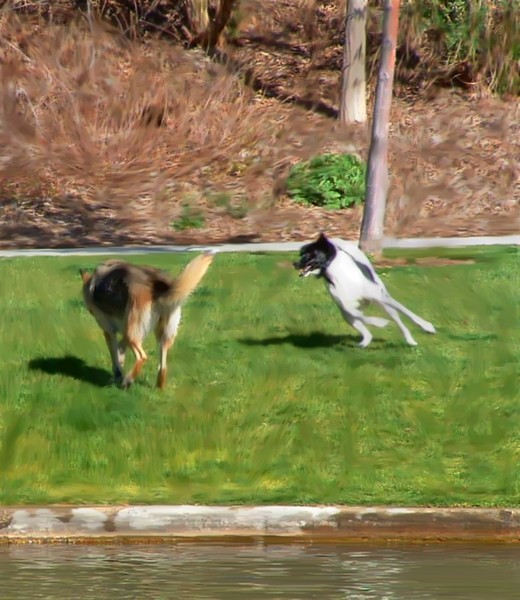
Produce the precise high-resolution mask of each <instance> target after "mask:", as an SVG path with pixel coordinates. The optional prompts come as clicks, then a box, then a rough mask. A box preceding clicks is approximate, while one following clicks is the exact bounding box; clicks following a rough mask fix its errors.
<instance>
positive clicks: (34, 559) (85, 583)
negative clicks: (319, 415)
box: [0, 544, 520, 600]
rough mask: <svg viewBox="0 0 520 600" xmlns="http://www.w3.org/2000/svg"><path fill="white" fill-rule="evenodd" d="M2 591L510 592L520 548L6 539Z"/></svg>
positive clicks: (471, 596)
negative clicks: (18, 542)
mask: <svg viewBox="0 0 520 600" xmlns="http://www.w3.org/2000/svg"><path fill="white" fill-rule="evenodd" d="M0 598H1V599H2V600H15V599H16V600H17V599H20V600H22V599H23V600H27V599H30V600H35V599H38V598H44V599H45V600H65V599H67V600H72V599H73V600H76V599H77V600H123V599H124V600H126V599H132V600H134V599H135V600H145V599H153V600H169V599H175V600H183V599H186V600H188V599H189V600H235V599H236V600H239V599H240V600H242V599H252V600H257V599H264V598H276V599H280V600H289V599H290V600H308V599H310V598H319V599H320V600H336V599H338V600H339V599H344V600H441V599H449V600H466V599H467V600H497V599H500V600H509V599H513V598H520V547H515V546H480V547H465V546H460V545H452V546H438V545H432V546H414V547H410V546H407V547H402V546H393V547H381V546H366V545H365V546H333V545H326V546H320V545H307V546H303V545H297V546H295V545H284V546H281V545H278V546H277V545H272V546H271V545H268V546H260V545H258V546H256V545H255V546H253V545H218V544H212V545H194V544H190V545H187V544H180V545H175V546H102V547H100V546H90V547H85V546H82V547H70V546H11V547H0Z"/></svg>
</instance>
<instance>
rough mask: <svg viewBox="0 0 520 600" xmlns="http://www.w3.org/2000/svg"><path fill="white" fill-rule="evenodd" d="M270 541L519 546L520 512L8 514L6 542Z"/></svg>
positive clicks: (269, 509) (3, 527)
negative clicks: (513, 543)
mask: <svg viewBox="0 0 520 600" xmlns="http://www.w3.org/2000/svg"><path fill="white" fill-rule="evenodd" d="M107 538H109V539H111V540H112V541H114V540H115V541H124V540H125V539H126V540H128V541H134V542H136V541H150V540H153V539H160V540H162V541H168V540H182V539H194V538H195V539H196V538H198V539H206V540H207V539H213V540H214V539H225V538H228V539H233V538H235V539H236V538H238V539H241V540H246V539H248V538H249V539H251V538H254V539H262V538H263V539H270V538H276V539H278V540H282V539H283V538H288V539H290V540H301V541H305V540H308V541H322V542H323V541H336V542H339V541H356V540H358V541H359V540H373V541H391V540H393V541H397V540H401V541H434V540H436V541H444V540H450V541H456V540H459V541H472V542H475V541H518V542H520V509H505V508H504V509H497V508H490V509H485V508H394V507H344V506H255V507H245V506H113V507H105V506H89V507H87V506H81V507H72V506H67V507H64V506H51V507H27V508H21V507H19V508H18V507H17V508H8V507H4V508H0V543H15V542H30V541H38V542H40V543H41V542H63V541H68V542H79V541H83V542H87V543H88V542H94V541H96V540H99V541H103V540H107Z"/></svg>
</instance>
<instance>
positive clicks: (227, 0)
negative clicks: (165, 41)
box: [189, 0, 239, 54]
mask: <svg viewBox="0 0 520 600" xmlns="http://www.w3.org/2000/svg"><path fill="white" fill-rule="evenodd" d="M238 1H239V0H217V2H213V3H212V2H209V3H208V17H209V21H208V27H207V28H206V29H205V30H204V31H202V32H201V33H199V34H197V35H196V36H195V37H193V39H192V40H191V42H190V43H189V47H190V48H193V47H195V46H200V47H201V48H202V49H203V50H205V51H206V52H208V54H211V53H212V52H213V51H214V50H215V48H216V46H217V44H218V42H219V40H220V36H221V34H222V32H223V31H224V29H225V27H226V25H227V24H228V21H229V19H230V18H231V15H232V14H233V10H234V8H235V7H236V5H237V3H238ZM216 4H218V5H217V6H216Z"/></svg>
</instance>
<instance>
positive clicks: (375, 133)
mask: <svg viewBox="0 0 520 600" xmlns="http://www.w3.org/2000/svg"><path fill="white" fill-rule="evenodd" d="M398 26H399V0H385V3H384V16H383V45H382V48H381V59H380V63H379V72H378V77H377V86H376V98H375V104H374V115H373V118H372V135H371V140H370V150H369V153H368V168H367V178H366V183H367V185H366V194H365V209H364V212H363V223H362V225H361V236H360V246H361V248H362V249H363V250H365V251H369V252H374V253H376V254H380V253H381V250H382V242H383V231H384V221H385V208H386V196H387V192H388V127H389V121H390V107H391V104H392V88H393V81H394V70H395V50H396V45H397V32H398Z"/></svg>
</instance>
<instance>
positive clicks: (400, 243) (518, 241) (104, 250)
mask: <svg viewBox="0 0 520 600" xmlns="http://www.w3.org/2000/svg"><path fill="white" fill-rule="evenodd" d="M307 241H310V240H307ZM305 243H306V242H305V241H300V242H260V243H247V244H213V245H207V246H202V245H188V246H168V245H162V246H95V247H91V248H54V249H52V248H35V249H28V250H0V258H17V257H20V258H21V257H36V256H97V255H101V256H103V255H115V254H120V255H137V254H166V253H170V252H171V253H173V252H193V251H199V252H200V251H202V250H208V249H217V250H218V251H219V252H297V251H298V250H299V249H300V247H301V246H302V245H303V244H305ZM348 243H351V244H353V245H356V246H357V241H348ZM472 246H520V235H505V236H482V237H452V238H409V239H407V238H402V239H396V238H385V240H384V242H383V247H384V248H387V249H391V248H398V249H411V250H413V249H424V248H467V247H472Z"/></svg>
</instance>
